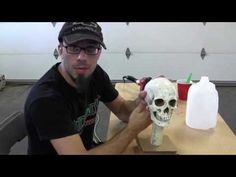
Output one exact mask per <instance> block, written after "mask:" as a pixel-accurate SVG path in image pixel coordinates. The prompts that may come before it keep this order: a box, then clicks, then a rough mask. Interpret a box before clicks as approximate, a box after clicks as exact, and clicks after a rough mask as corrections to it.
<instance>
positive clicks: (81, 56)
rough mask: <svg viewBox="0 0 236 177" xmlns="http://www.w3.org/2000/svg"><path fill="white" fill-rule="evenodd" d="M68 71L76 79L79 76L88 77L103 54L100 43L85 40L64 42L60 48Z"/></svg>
mask: <svg viewBox="0 0 236 177" xmlns="http://www.w3.org/2000/svg"><path fill="white" fill-rule="evenodd" d="M59 51H60V55H61V58H62V63H63V65H64V67H65V70H66V72H67V73H68V74H69V75H70V76H71V77H73V79H74V80H75V79H76V78H77V77H78V76H83V77H86V78H87V77H88V76H90V75H91V74H92V73H93V71H94V70H95V68H96V65H97V61H98V59H99V57H100V54H101V47H100V44H99V43H97V42H95V41H91V40H85V41H80V42H77V43H75V44H73V45H67V44H66V43H65V42H63V43H62V44H61V45H60V48H59Z"/></svg>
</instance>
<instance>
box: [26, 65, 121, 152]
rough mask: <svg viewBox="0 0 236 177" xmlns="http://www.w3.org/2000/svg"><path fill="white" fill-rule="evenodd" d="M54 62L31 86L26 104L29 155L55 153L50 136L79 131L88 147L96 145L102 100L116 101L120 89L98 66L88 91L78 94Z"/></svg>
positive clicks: (66, 134) (63, 135)
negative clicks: (95, 136) (96, 132)
mask: <svg viewBox="0 0 236 177" xmlns="http://www.w3.org/2000/svg"><path fill="white" fill-rule="evenodd" d="M59 64H60V63H57V64H55V65H54V66H53V67H52V68H51V69H50V70H49V71H48V72H47V73H46V74H45V75H44V76H43V77H42V78H41V79H40V80H39V81H38V82H37V83H36V84H35V85H34V86H33V87H32V89H31V91H30V93H29V95H28V98H27V100H26V103H25V110H24V113H25V121H26V127H27V131H28V154H56V151H55V149H54V148H53V146H52V144H51V143H50V140H51V139H57V138H62V137H66V136H69V135H73V134H77V133H78V134H79V135H80V136H81V139H82V141H83V143H84V146H85V148H86V149H90V148H91V147H92V144H93V130H94V125H95V118H96V114H97V109H98V104H99V101H102V102H104V103H107V102H111V101H113V100H114V99H115V98H116V97H117V96H118V92H117V91H116V90H115V89H114V87H113V86H112V84H111V82H110V79H109V76H108V75H107V74H106V72H105V71H103V69H102V68H101V67H100V66H99V65H97V67H96V69H95V71H94V73H93V74H92V77H91V80H90V84H89V87H88V90H87V94H81V93H78V92H77V90H76V89H75V88H74V87H72V86H70V85H69V84H68V83H67V82H66V81H65V80H64V78H63V77H62V76H61V74H60V73H59V71H58V65H59Z"/></svg>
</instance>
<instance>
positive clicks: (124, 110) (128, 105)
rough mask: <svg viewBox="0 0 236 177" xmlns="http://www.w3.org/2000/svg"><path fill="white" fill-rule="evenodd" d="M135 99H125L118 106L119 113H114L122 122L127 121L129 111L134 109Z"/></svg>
mask: <svg viewBox="0 0 236 177" xmlns="http://www.w3.org/2000/svg"><path fill="white" fill-rule="evenodd" d="M136 103H137V101H136V100H127V101H125V103H124V104H123V105H122V107H121V108H120V111H119V113H118V114H117V115H116V116H117V117H118V118H119V119H120V120H122V121H124V122H128V121H129V116H130V114H131V112H132V111H133V110H134V109H135V107H136V106H137V104H136Z"/></svg>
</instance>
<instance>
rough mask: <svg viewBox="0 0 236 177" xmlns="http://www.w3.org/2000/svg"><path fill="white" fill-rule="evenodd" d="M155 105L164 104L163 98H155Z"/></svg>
mask: <svg viewBox="0 0 236 177" xmlns="http://www.w3.org/2000/svg"><path fill="white" fill-rule="evenodd" d="M155 105H156V106H163V105H164V100H163V99H156V100H155Z"/></svg>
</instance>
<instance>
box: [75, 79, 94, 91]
mask: <svg viewBox="0 0 236 177" xmlns="http://www.w3.org/2000/svg"><path fill="white" fill-rule="evenodd" d="M90 80H91V76H88V77H86V76H83V75H82V76H78V77H77V78H76V80H75V83H76V87H77V92H78V93H86V92H87V90H88V87H89V83H90Z"/></svg>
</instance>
